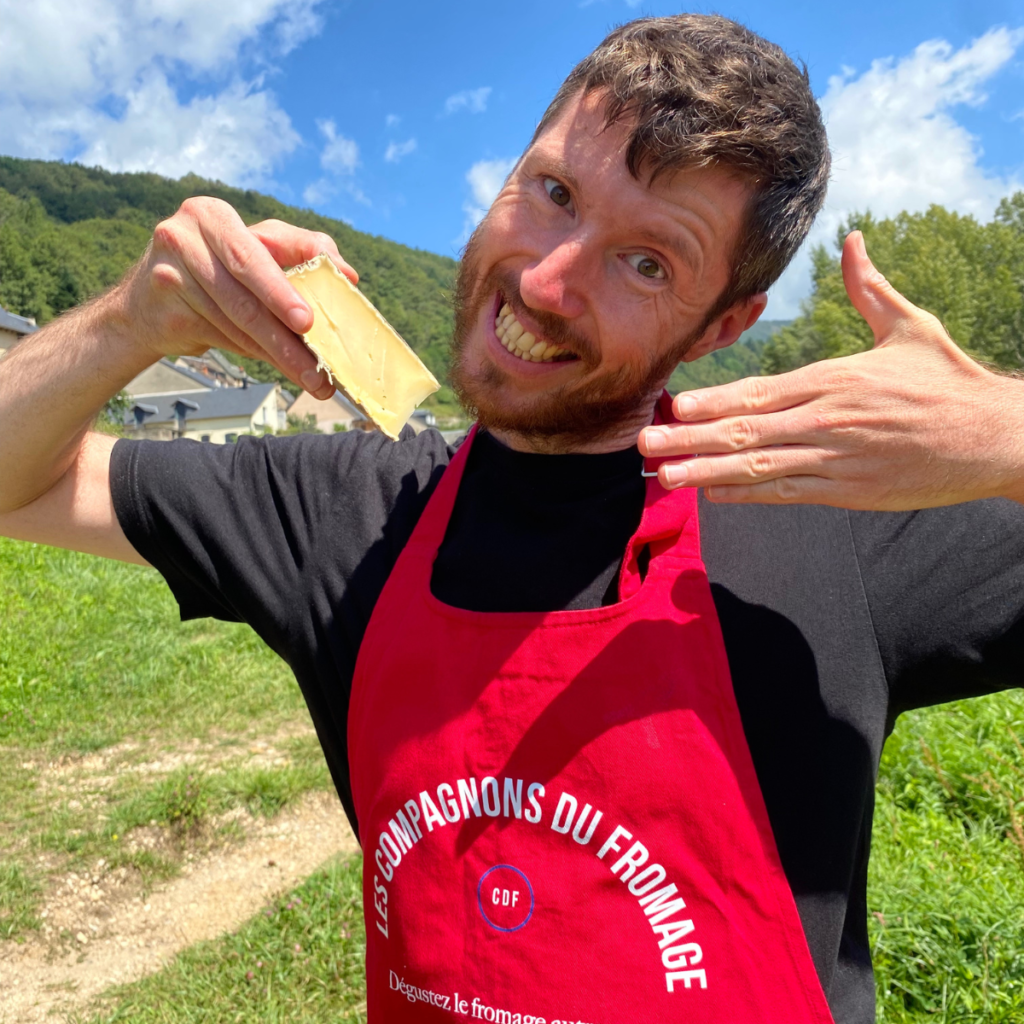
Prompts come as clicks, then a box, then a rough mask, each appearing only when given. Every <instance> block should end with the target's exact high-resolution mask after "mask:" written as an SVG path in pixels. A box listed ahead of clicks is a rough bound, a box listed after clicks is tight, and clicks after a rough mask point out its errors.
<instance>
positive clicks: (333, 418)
mask: <svg viewBox="0 0 1024 1024" xmlns="http://www.w3.org/2000/svg"><path fill="white" fill-rule="evenodd" d="M311 414H312V415H313V416H315V417H316V426H317V430H319V431H320V433H322V434H332V433H334V432H335V431H336V430H374V429H376V428H375V427H374V425H373V424H372V423H371V422H370V421H369V420H367V419H366V418H365V417H364V416H363V414H362V413H361V412H360V411H359V410H358V409H357V408H356V407H355V406H354V405H353V404H352V403H351V402H350V401H349V400H348V399H347V398H346V397H345V396H344V395H343V394H342V393H341V392H340V391H335V392H334V394H333V395H331V397H330V398H328V399H326V400H324V401H321V400H320V399H318V398H314V397H313V396H312V395H311V394H309V392H307V391H303V392H302V393H301V394H300V395H299V397H298V398H296V399H295V401H294V402H293V403H292V405H291V407H290V408H289V409H288V415H289V416H295V417H297V418H298V419H299V420H303V419H305V418H306V417H307V416H309V415H311ZM436 425H437V419H436V417H435V416H434V414H433V413H432V412H431V411H430V410H429V409H417V410H415V412H413V414H412V415H411V416H410V417H409V426H411V427H412V429H413V430H415V431H416V433H417V434H418V433H419V432H420V431H421V430H424V429H425V428H426V427H433V426H436Z"/></svg>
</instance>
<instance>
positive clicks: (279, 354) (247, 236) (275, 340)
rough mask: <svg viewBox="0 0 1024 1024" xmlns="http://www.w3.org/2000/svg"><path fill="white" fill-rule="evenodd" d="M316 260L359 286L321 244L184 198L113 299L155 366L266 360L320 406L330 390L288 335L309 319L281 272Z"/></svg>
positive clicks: (307, 234)
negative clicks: (178, 359) (174, 360)
mask: <svg viewBox="0 0 1024 1024" xmlns="http://www.w3.org/2000/svg"><path fill="white" fill-rule="evenodd" d="M321 252H326V253H327V254H328V256H330V258H331V259H332V261H333V262H334V263H335V265H336V266H337V267H338V269H339V270H341V271H342V272H343V273H344V274H345V275H346V276H348V277H349V278H350V279H351V281H352V282H353V284H355V283H356V282H357V281H358V280H359V277H358V275H357V274H356V272H355V271H354V270H353V269H352V268H351V267H350V266H349V265H348V264H347V263H346V262H345V260H343V259H342V257H341V254H340V253H339V252H338V248H337V246H336V245H335V243H334V240H333V239H332V238H331V237H330V236H329V235H325V234H323V233H321V232H315V231H307V230H304V229H303V228H297V227H294V226H292V225H290V224H285V223H284V222H283V221H279V220H267V221H263V222H261V223H259V224H254V225H253V226H252V227H248V228H247V227H246V226H245V224H244V223H243V222H242V219H241V217H239V216H238V214H237V213H236V212H235V211H234V210H233V209H232V208H231V207H230V206H229V205H228V204H227V203H225V202H223V201H222V200H220V199H212V198H209V197H205V196H204V197H198V198H194V199H187V200H186V201H185V202H184V203H182V205H181V208H180V209H179V210H178V212H177V213H175V214H174V216H173V217H170V218H168V219H167V220H165V221H162V222H161V223H160V224H158V225H157V227H156V230H155V231H154V233H153V241H152V243H151V245H150V246H149V249H148V250H147V251H146V254H145V255H144V256H143V258H142V260H141V261H140V262H139V263H138V264H137V265H136V266H135V267H134V268H133V270H132V272H131V273H130V274H129V275H128V277H126V278H125V280H124V282H123V283H122V284H121V285H120V286H118V290H123V291H122V294H121V295H120V296H119V298H120V299H121V301H122V302H123V304H124V305H123V309H124V313H125V315H126V316H127V318H128V320H129V321H130V323H131V325H132V332H133V335H134V336H135V338H136V339H137V340H138V341H139V342H140V343H141V344H143V345H145V346H146V347H147V348H148V349H149V350H150V351H151V352H152V354H153V356H154V358H156V359H158V358H160V357H161V356H166V355H172V354H173V355H191V354H199V353H202V352H205V351H206V350H207V349H208V348H223V349H227V350H228V351H231V352H237V353H239V354H241V355H245V356H251V357H253V358H256V359H263V360H266V361H267V362H268V363H271V364H272V365H273V366H275V367H277V369H279V370H280V371H281V372H282V373H284V374H285V375H286V376H287V377H288V378H289V380H292V381H294V382H295V383H296V384H298V385H299V386H300V387H302V388H304V389H305V390H306V391H309V392H310V393H311V394H313V395H315V396H316V397H318V398H329V397H330V395H331V394H332V392H333V391H334V388H333V387H332V385H331V384H330V383H329V382H328V381H327V379H326V378H325V377H324V376H323V375H322V374H321V373H319V372H317V369H316V358H315V357H314V356H313V354H312V353H311V352H310V351H309V349H307V348H306V346H305V345H304V344H303V343H302V340H301V338H299V336H298V335H299V334H302V333H304V332H305V331H307V330H308V329H309V327H310V326H311V325H312V322H313V314H312V312H311V311H310V309H309V306H308V305H307V304H306V303H305V302H304V301H303V299H302V297H301V296H300V295H299V294H298V292H297V291H296V290H295V289H294V288H293V287H292V286H291V284H290V283H289V281H288V279H287V277H285V275H284V272H283V271H282V270H281V267H282V266H290V265H294V264H297V263H303V262H305V261H306V260H309V259H312V258H313V257H314V256H316V255H317V254H318V253H321Z"/></svg>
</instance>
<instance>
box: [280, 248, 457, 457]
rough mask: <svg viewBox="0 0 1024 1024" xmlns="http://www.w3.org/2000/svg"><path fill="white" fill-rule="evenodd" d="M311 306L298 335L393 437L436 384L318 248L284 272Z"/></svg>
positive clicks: (344, 389)
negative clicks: (308, 322)
mask: <svg viewBox="0 0 1024 1024" xmlns="http://www.w3.org/2000/svg"><path fill="white" fill-rule="evenodd" d="M287 274H288V277H289V278H290V279H291V283H292V285H293V287H294V288H295V290H296V291H297V292H298V293H299V294H300V295H301V296H302V297H303V298H304V299H305V300H306V302H308V303H309V307H310V309H312V310H313V326H312V327H311V328H310V329H309V331H308V332H307V333H306V334H305V335H303V340H304V341H305V342H306V344H307V345H308V346H309V348H310V349H311V350H312V352H313V354H314V355H315V356H316V357H317V359H318V360H319V362H318V364H317V369H320V370H326V371H327V374H328V376H329V377H330V378H331V381H332V383H333V384H334V386H335V387H336V388H337V389H338V390H339V391H340V392H342V394H344V395H345V397H346V398H348V400H349V401H350V402H352V404H353V405H355V406H356V407H357V408H358V409H359V410H360V412H362V413H363V414H364V415H365V416H366V418H367V419H370V420H372V421H373V422H374V423H376V424H377V426H378V427H380V429H381V430H382V431H383V432H384V433H385V434H387V436H388V437H390V438H391V439H392V440H394V441H397V440H398V435H399V433H400V432H401V430H402V427H404V426H405V423H406V421H407V420H408V419H409V417H410V416H411V415H412V412H413V410H414V409H415V408H416V406H417V405H419V404H420V402H422V401H423V399H424V398H426V397H427V395H432V394H433V393H434V392H435V391H436V390H437V389H438V388H439V387H440V385H439V384H438V383H437V381H436V380H435V379H434V375H433V374H432V373H431V372H430V371H429V370H428V369H427V368H426V367H425V366H424V365H423V363H421V362H420V359H419V356H417V355H416V353H415V352H413V350H412V349H411V348H409V346H408V345H407V344H406V343H405V342H404V341H402V339H401V338H400V337H399V336H398V334H397V333H396V332H395V329H394V328H393V327H392V326H391V324H389V323H388V322H387V320H385V319H384V317H382V316H381V315H380V313H378V312H377V310H376V308H375V307H374V305H373V303H372V302H370V300H369V299H367V298H366V296H365V295H363V293H362V292H361V291H360V290H359V289H358V288H356V286H355V285H354V284H352V282H351V281H349V279H348V278H347V277H345V275H344V274H342V273H341V271H340V270H338V268H337V267H335V265H334V264H333V263H332V262H331V260H330V258H329V257H328V255H327V253H323V252H322V253H320V255H319V256H316V257H315V258H314V259H311V260H310V261H309V262H308V263H302V264H300V265H299V266H297V267H292V269H291V270H289V271H287Z"/></svg>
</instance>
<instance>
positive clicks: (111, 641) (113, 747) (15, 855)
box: [0, 540, 1024, 1024]
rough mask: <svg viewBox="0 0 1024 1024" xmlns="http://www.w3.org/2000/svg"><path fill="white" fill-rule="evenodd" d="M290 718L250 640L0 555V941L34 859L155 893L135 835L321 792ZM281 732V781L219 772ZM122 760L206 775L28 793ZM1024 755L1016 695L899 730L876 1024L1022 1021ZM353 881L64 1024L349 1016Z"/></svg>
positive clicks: (72, 569)
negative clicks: (84, 797) (191, 753)
mask: <svg viewBox="0 0 1024 1024" xmlns="http://www.w3.org/2000/svg"><path fill="white" fill-rule="evenodd" d="M305 719H306V713H305V711H304V708H303V707H302V703H301V699H300V697H299V695H298V692H297V688H296V687H295V685H294V682H293V681H292V680H291V678H290V676H289V674H288V671H287V669H285V667H284V666H283V665H281V664H280V663H279V662H278V661H277V660H276V658H275V657H274V656H273V655H272V654H271V653H270V652H269V651H268V650H267V649H266V648H265V647H264V646H263V645H262V644H261V643H260V642H259V641H258V640H257V639H256V638H255V637H254V636H253V634H252V633H251V631H249V630H248V629H247V628H245V627H241V626H234V625H226V624H222V623H214V622H209V621H202V622H198V623H191V624H185V625H181V624H179V623H178V621H177V613H176V608H175V605H174V602H173V600H172V599H171V598H170V596H169V594H168V593H167V592H166V590H165V588H164V587H163V585H162V584H161V583H160V581H159V579H158V578H157V577H156V576H155V574H153V573H152V572H151V571H149V570H145V569H139V568H135V567H131V566H121V565H115V564H110V563H104V562H102V561H99V560H96V559H91V558H87V557H85V556H81V555H75V554H68V553H62V552H56V551H52V550H49V549H46V548H40V547H35V546H32V545H26V544H16V543H13V542H8V541H3V540H0V942H2V941H4V940H5V939H6V940H8V941H17V940H18V938H19V937H21V938H24V937H25V936H26V935H30V934H32V932H33V929H35V928H37V927H38V925H39V920H38V916H37V912H38V907H39V900H40V899H41V896H42V893H43V887H44V885H45V881H46V880H45V878H44V877H43V876H42V875H40V874H39V873H38V872H37V871H36V870H35V869H34V868H33V863H34V856H35V854H36V853H37V852H38V851H39V850H45V851H48V852H49V854H50V855H51V856H56V857H59V858H63V860H62V863H68V864H72V863H77V862H78V861H81V862H85V861H91V860H93V859H94V858H96V857H97V856H102V857H104V858H108V859H110V861H111V862H115V863H122V864H127V865H128V866H129V867H131V869H132V870H134V871H137V872H139V873H140V875H141V876H143V877H144V878H145V879H146V880H147V883H148V884H152V883H153V882H155V881H156V880H157V879H159V878H160V877H164V876H165V875H166V874H169V873H173V872H174V871H175V870H176V866H177V862H176V861H175V859H174V857H173V856H172V857H170V858H167V857H166V856H165V861H166V862H165V863H159V862H147V861H146V858H144V857H142V858H140V857H138V855H131V856H135V857H136V860H135V861H133V860H132V859H131V856H129V855H127V854H126V853H125V852H124V850H123V848H122V847H121V846H119V844H121V843H122V841H123V837H124V835H125V834H126V833H127V832H130V831H131V830H132V829H133V828H135V827H137V826H139V825H141V824H152V823H157V824H159V825H160V826H161V827H163V828H165V829H167V830H169V831H170V832H173V834H174V835H176V836H178V837H180V839H181V841H182V843H183V844H185V843H187V842H188V841H189V837H190V836H194V835H196V834H201V833H203V827H204V824H205V823H208V822H210V821H214V820H216V817H217V815H218V814H219V813H220V812H222V811H223V810H225V809H226V808H230V807H246V808H248V809H249V810H250V811H253V812H255V813H260V814H272V813H274V811H276V810H277V809H279V808H280V807H282V806H284V805H285V804H287V803H288V802H289V801H291V800H293V799H295V797H296V796H298V795H301V794H302V793H303V792H306V791H308V790H309V789H313V788H324V787H326V786H328V785H329V783H328V780H327V778H326V773H325V771H324V769H323V764H322V759H321V757H320V755H319V753H318V750H317V747H316V745H315V741H313V740H312V739H311V738H310V737H309V736H308V734H302V735H298V736H295V737H292V738H289V737H288V735H287V729H288V727H289V725H290V724H293V723H296V722H304V721H305ZM282 730H284V732H282ZM275 732H276V733H279V734H281V735H282V736H283V739H282V740H281V743H280V745H281V747H282V749H284V750H286V752H287V757H286V758H285V759H284V762H283V763H280V764H275V765H271V766H266V767H260V768H255V769H254V768H251V767H244V766H243V765H242V763H241V761H240V760H238V759H237V758H236V757H235V752H236V751H237V750H240V749H242V748H244V746H245V744H246V742H247V738H249V737H252V736H256V735H268V734H272V733H275ZM142 740H145V741H146V742H145V743H142V742H141V741H142ZM133 744H136V745H137V746H138V749H139V750H140V751H142V750H145V751H147V752H151V751H152V749H153V746H154V744H155V745H156V746H157V747H160V746H161V745H164V746H165V747H166V749H167V750H168V751H175V750H180V749H182V746H183V745H185V746H186V747H189V749H191V748H192V747H196V745H198V747H197V749H199V748H201V749H202V750H204V751H206V755H207V765H206V767H205V768H203V769H202V770H196V769H195V768H194V767H188V766H179V767H176V768H172V769H171V770H168V771H166V772H162V773H157V774H156V775H152V776H150V777H146V778H141V779H140V778H139V777H137V776H136V775H135V774H133V773H132V772H130V771H125V772H123V773H120V774H118V773H111V772H109V771H108V772H107V776H106V777H104V779H103V780H102V785H101V784H100V782H98V781H97V782H96V790H95V800H94V801H93V803H92V804H91V805H90V804H89V803H88V801H85V802H83V801H74V800H69V799H66V798H62V797H60V796H59V794H58V797H57V798H55V797H54V792H53V791H52V789H47V787H46V786H45V785H43V783H42V782H41V780H40V772H39V765H41V764H43V763H47V764H51V765H52V764H53V763H55V762H56V763H58V764H59V763H61V759H62V758H63V759H67V761H68V762H69V764H70V765H71V766H72V767H74V766H78V765H83V764H86V763H87V762H88V760H89V758H90V757H91V758H96V759H100V760H102V759H103V758H104V757H112V756H113V755H111V754H110V752H111V751H117V752H118V753H117V755H116V756H117V758H118V759H120V760H121V761H122V762H125V763H128V762H130V761H131V759H132V757H133V756H134V755H133V753H132V751H133V749H135V748H134V747H133ZM1022 744H1024V694H1022V693H1021V692H1020V691H1014V692H1012V693H1008V694H1000V695H996V696H993V697H989V698H985V699H983V700H977V701H972V702H965V703H962V704H951V705H946V706H944V707H940V708H933V709H930V710H926V711H920V712H915V713H913V714H911V715H906V716H904V717H903V718H902V719H901V720H900V722H899V725H898V727H897V730H896V733H895V734H894V736H893V737H892V739H891V740H890V741H889V744H888V746H887V748H886V752H885V757H884V760H883V765H882V773H881V777H880V780H879V786H878V804H877V810H876V816H875V833H874V847H873V853H872V862H871V887H870V910H871V918H870V925H871V936H872V944H873V954H874V958H875V966H876V973H877V978H878V995H879V1020H880V1021H881V1022H882V1024H923V1022H926V1021H927V1022H938V1024H967V1022H982V1021H984V1022H992V1024H1010V1022H1015V1024H1019V1022H1020V1021H1024V746H1022ZM189 745H191V746H189ZM139 756H142V754H141V753H140V754H139ZM146 756H151V754H150V753H147V754H146ZM75 770H78V769H77V768H76V769H75ZM83 770H84V769H83ZM104 770H106V769H104ZM76 802H77V803H78V804H80V806H78V807H75V806H72V805H73V804H75V803H76ZM206 836H207V839H210V835H209V833H208V832H207V833H206ZM227 838H228V839H230V837H227ZM119 857H121V858H122V860H120V861H118V859H117V858H119ZM358 875H359V865H358V862H355V861H350V862H347V863H339V864H337V865H335V866H333V867H331V868H329V869H327V870H325V871H322V872H320V873H318V874H316V875H314V876H313V877H312V878H310V879H309V880H308V881H307V882H306V883H305V885H304V886H302V887H301V888H300V889H299V890H297V892H296V893H294V894H293V895H292V896H289V897H286V898H283V899H281V900H279V901H277V902H275V903H274V904H273V905H271V906H268V907H267V908H266V910H265V911H264V912H263V913H262V914H260V915H259V916H257V917H256V918H255V919H254V920H252V921H251V922H249V924H247V925H246V926H245V927H244V928H242V929H241V930H240V931H239V932H238V933H237V934H234V935H231V936H228V937H226V938H223V939H221V940H218V941H214V942H209V943H202V944H199V945H197V946H194V947H192V948H191V949H189V950H188V951H187V952H185V953H183V954H182V955H181V956H180V957H179V958H178V959H177V960H176V961H175V962H174V963H173V964H172V965H170V966H169V967H168V968H167V969H165V970H164V971H162V972H160V973H159V974H156V975H154V976H152V977H150V978H147V979H145V980H143V981H141V982H138V983H136V984H133V985H130V986H126V987H124V988H122V989H118V990H114V991H111V992H109V993H108V994H107V995H106V996H105V997H104V998H103V1000H101V1002H100V1003H99V1004H97V1005H96V1006H94V1007H93V1008H92V1009H90V1010H89V1011H88V1012H85V1013H83V1014H82V1015H81V1016H80V1017H79V1018H78V1019H79V1020H80V1021H81V1022H86V1021H88V1022H89V1024H101V1022H102V1024H106V1022H111V1021H120V1020H132V1021H142V1022H153V1024H165V1022H166V1024H179V1022H180V1024H191V1022H193V1021H195V1022H198V1021H203V1022H204V1024H221V1022H223V1024H229V1022H235V1021H257V1020H258V1021H268V1022H270V1021H273V1022H276V1021H286V1020H287V1021H299V1022H307V1021H308V1022H314V1021H315V1022H321V1021H322V1022H325V1024H326V1022H327V1021H338V1020H354V1021H356V1020H361V1019H362V1015H363V998H364V997H363V992H362V986H361V977H360V969H361V958H362V951H363V932H362V921H361V914H360V910H359V889H358Z"/></svg>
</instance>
